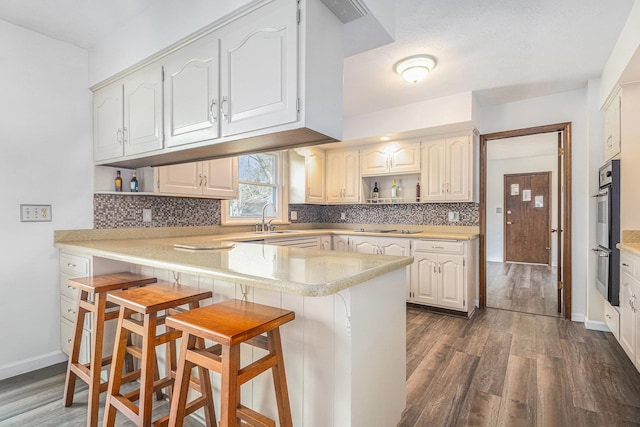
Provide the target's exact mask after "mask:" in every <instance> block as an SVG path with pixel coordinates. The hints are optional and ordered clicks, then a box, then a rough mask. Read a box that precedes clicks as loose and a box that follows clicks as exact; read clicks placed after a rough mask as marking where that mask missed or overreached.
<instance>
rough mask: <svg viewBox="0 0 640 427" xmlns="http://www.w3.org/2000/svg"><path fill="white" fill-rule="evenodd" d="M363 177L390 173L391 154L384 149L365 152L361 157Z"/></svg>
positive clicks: (371, 149)
mask: <svg viewBox="0 0 640 427" xmlns="http://www.w3.org/2000/svg"><path fill="white" fill-rule="evenodd" d="M360 167H361V170H360V172H361V174H362V175H380V174H386V173H388V172H389V154H387V152H386V151H385V150H383V149H382V148H370V149H368V150H363V151H362V154H361V156H360Z"/></svg>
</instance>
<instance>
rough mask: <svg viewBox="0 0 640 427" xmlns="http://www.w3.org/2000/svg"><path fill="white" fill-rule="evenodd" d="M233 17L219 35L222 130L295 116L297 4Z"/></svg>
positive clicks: (261, 125) (259, 126) (234, 131)
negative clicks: (224, 31) (228, 28)
mask: <svg viewBox="0 0 640 427" xmlns="http://www.w3.org/2000/svg"><path fill="white" fill-rule="evenodd" d="M282 4H283V5H284V6H283V7H281V8H277V7H276V6H275V5H274V10H268V9H267V10H265V12H264V13H259V14H252V15H250V16H247V17H245V18H243V19H241V20H238V21H237V25H235V26H232V27H231V28H232V29H231V30H230V32H229V33H226V34H224V35H223V36H222V39H221V50H220V52H221V55H222V56H221V58H220V63H221V67H220V83H221V84H220V87H221V95H222V101H221V105H220V108H221V114H222V135H223V136H227V135H235V134H238V133H243V132H249V131H254V130H258V129H264V128H268V127H271V126H277V125H281V124H284V123H291V122H295V121H296V120H297V119H298V109H297V103H296V101H297V99H298V24H297V3H296V2H285V3H282Z"/></svg>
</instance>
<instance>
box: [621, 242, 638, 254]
mask: <svg viewBox="0 0 640 427" xmlns="http://www.w3.org/2000/svg"><path fill="white" fill-rule="evenodd" d="M616 246H617V247H618V249H623V250H627V251H629V252H632V253H633V254H635V255H638V256H640V243H618V244H617V245H616Z"/></svg>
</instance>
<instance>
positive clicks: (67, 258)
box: [60, 252, 91, 277]
mask: <svg viewBox="0 0 640 427" xmlns="http://www.w3.org/2000/svg"><path fill="white" fill-rule="evenodd" d="M90 266H91V261H90V260H89V258H87V257H83V256H80V255H73V254H69V253H64V252H63V253H61V254H60V273H61V274H66V275H67V276H70V277H86V276H89V274H90Z"/></svg>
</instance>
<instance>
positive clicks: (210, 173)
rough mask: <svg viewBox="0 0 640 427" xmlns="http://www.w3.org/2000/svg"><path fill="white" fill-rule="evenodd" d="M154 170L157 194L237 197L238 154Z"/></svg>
mask: <svg viewBox="0 0 640 427" xmlns="http://www.w3.org/2000/svg"><path fill="white" fill-rule="evenodd" d="M155 171H156V177H155V179H156V183H157V185H156V191H157V192H158V193H159V194H174V195H179V196H199V197H208V198H217V199H235V198H237V197H238V158H237V157H232V158H226V159H216V160H207V161H204V162H192V163H182V164H178V165H170V166H160V167H158V168H155Z"/></svg>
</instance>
